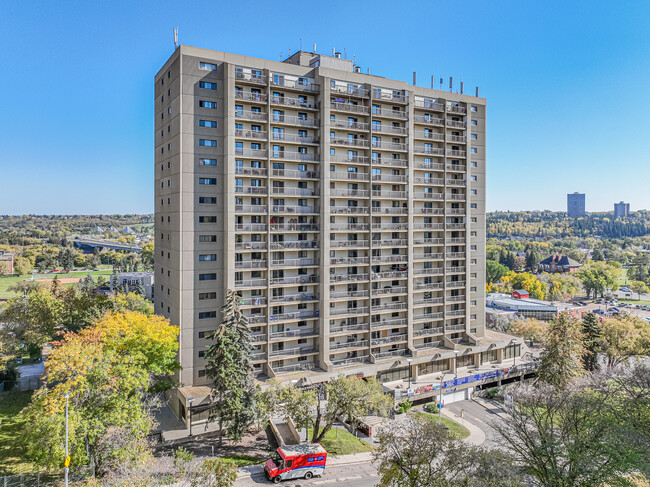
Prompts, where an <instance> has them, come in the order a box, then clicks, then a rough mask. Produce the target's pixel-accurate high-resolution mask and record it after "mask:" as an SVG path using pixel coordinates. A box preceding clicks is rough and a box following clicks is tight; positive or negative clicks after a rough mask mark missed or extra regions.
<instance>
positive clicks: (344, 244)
mask: <svg viewBox="0 0 650 487" xmlns="http://www.w3.org/2000/svg"><path fill="white" fill-rule="evenodd" d="M334 247H340V248H349V247H353V248H358V247H368V241H367V240H332V241H330V248H334Z"/></svg>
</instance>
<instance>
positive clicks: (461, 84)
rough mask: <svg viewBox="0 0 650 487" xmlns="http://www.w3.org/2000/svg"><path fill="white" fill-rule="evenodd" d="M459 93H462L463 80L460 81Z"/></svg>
mask: <svg viewBox="0 0 650 487" xmlns="http://www.w3.org/2000/svg"><path fill="white" fill-rule="evenodd" d="M460 94H461V95H462V94H463V82H462V81H461V82H460Z"/></svg>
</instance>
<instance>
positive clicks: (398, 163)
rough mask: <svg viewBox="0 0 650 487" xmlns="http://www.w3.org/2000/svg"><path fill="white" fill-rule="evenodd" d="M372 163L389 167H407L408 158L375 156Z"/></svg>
mask: <svg viewBox="0 0 650 487" xmlns="http://www.w3.org/2000/svg"><path fill="white" fill-rule="evenodd" d="M372 163H373V164H376V165H380V166H387V167H407V166H408V161H407V160H406V159H392V158H390V159H389V158H387V157H384V158H381V157H375V158H373V159H372Z"/></svg>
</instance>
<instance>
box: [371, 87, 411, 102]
mask: <svg viewBox="0 0 650 487" xmlns="http://www.w3.org/2000/svg"><path fill="white" fill-rule="evenodd" d="M372 99H373V100H381V101H386V102H389V103H393V102H395V103H408V101H409V97H408V93H392V92H387V91H379V90H373V91H372Z"/></svg>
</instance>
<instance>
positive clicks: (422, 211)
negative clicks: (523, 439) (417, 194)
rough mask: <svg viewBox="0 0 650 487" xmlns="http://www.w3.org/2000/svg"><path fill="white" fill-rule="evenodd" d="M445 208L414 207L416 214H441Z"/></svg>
mask: <svg viewBox="0 0 650 487" xmlns="http://www.w3.org/2000/svg"><path fill="white" fill-rule="evenodd" d="M444 213H445V210H443V209H442V208H415V214H416V215H443V214H444Z"/></svg>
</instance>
